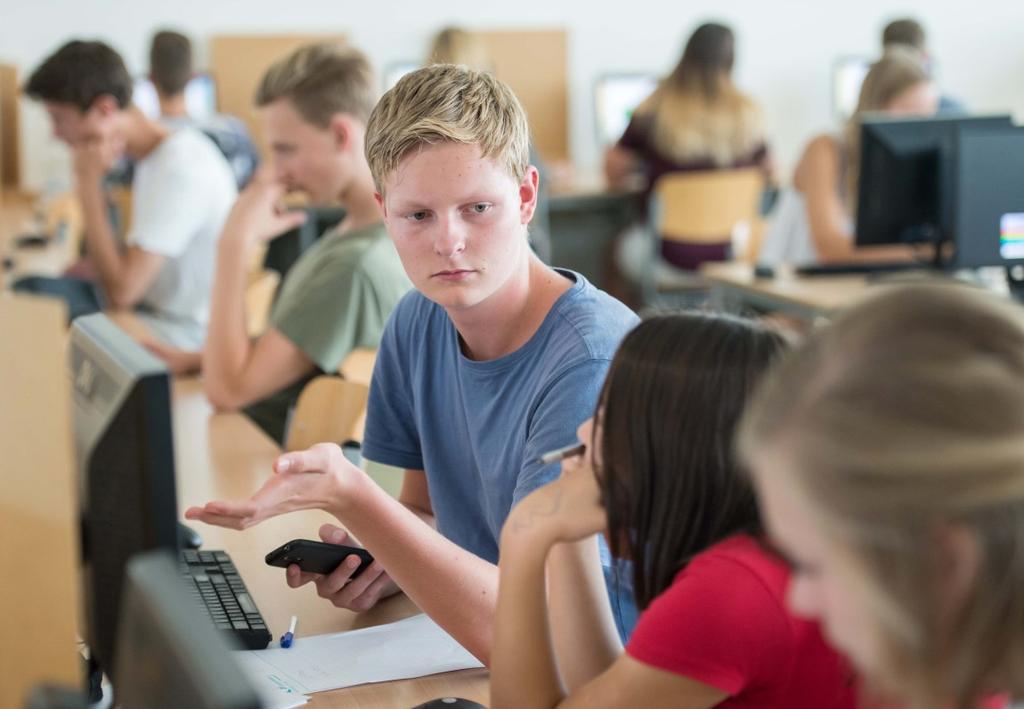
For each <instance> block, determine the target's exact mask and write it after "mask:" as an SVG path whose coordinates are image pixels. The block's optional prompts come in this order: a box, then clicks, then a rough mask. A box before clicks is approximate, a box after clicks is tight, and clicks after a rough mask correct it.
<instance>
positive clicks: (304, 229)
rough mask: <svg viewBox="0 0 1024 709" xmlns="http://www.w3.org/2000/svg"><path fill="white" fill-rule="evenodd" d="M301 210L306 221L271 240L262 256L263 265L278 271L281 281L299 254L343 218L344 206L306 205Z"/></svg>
mask: <svg viewBox="0 0 1024 709" xmlns="http://www.w3.org/2000/svg"><path fill="white" fill-rule="evenodd" d="M303 211H305V212H306V221H305V222H303V223H302V224H301V225H300V226H298V227H296V228H295V229H292V230H291V231H289V232H286V233H284V234H282V235H281V236H278V237H276V238H275V239H274V240H273V241H271V242H270V244H268V245H267V253H266V255H265V256H264V257H263V267H264V268H269V269H273V270H274V271H277V272H278V273H280V274H281V280H282V281H284V277H285V274H287V273H288V271H289V270H290V269H291V267H292V265H293V264H294V263H295V262H296V261H298V260H299V256H302V254H303V252H304V251H305V250H306V249H308V248H309V247H310V246H312V245H313V244H315V243H316V241H317V240H318V239H319V238H320V237H321V236H323V235H324V232H326V231H327V230H328V229H330V228H331V227H333V226H336V225H337V224H338V223H339V222H341V220H342V219H344V218H345V209H344V207H306V208H305V209H304V210H303Z"/></svg>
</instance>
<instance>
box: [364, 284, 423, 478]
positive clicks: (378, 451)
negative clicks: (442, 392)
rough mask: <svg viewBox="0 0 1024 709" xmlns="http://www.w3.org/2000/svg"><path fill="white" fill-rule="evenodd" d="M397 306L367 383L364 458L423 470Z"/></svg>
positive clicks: (405, 327)
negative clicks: (368, 388)
mask: <svg viewBox="0 0 1024 709" xmlns="http://www.w3.org/2000/svg"><path fill="white" fill-rule="evenodd" d="M405 304H407V303H406V301H403V302H402V303H399V305H398V307H397V308H395V310H394V311H393V312H392V313H391V317H390V318H388V322H387V324H386V325H385V326H384V334H383V335H382V336H381V342H380V349H379V350H378V352H377V361H376V364H375V365H374V367H373V377H372V378H371V380H370V402H369V406H368V408H367V411H366V426H365V429H364V431H363V457H364V458H366V459H367V460H372V461H375V462H377V463H383V464H384V465H392V466H395V467H397V468H408V469H410V470H423V452H422V449H421V447H420V435H419V429H418V427H417V426H416V418H415V411H414V409H413V401H412V388H411V381H410V376H411V373H410V372H409V369H408V366H407V365H406V363H405V360H406V357H405V356H404V351H403V349H402V347H403V345H404V346H405V347H408V346H409V344H408V342H405V343H403V342H400V338H399V337H398V333H399V332H408V331H409V329H410V327H409V326H410V324H411V323H409V321H408V317H406V316H405V311H406V310H407V308H403V305H405Z"/></svg>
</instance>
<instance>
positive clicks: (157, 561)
mask: <svg viewBox="0 0 1024 709" xmlns="http://www.w3.org/2000/svg"><path fill="white" fill-rule="evenodd" d="M117 645H118V656H117V657H118V659H117V673H116V679H115V680H114V698H115V701H116V702H117V704H118V706H121V707H124V709H179V707H190V708H191V709H257V708H258V707H259V706H260V700H259V698H258V696H257V695H256V692H255V690H254V689H253V688H252V685H251V684H250V683H249V681H248V679H247V678H246V676H245V675H244V674H243V672H242V670H241V668H240V667H239V666H238V664H237V663H236V662H235V660H234V658H233V657H232V656H231V651H232V650H234V649H238V648H237V647H232V646H231V645H230V644H229V643H228V641H227V640H226V639H225V637H224V636H223V634H221V633H219V632H217V631H216V630H215V629H214V628H213V626H212V625H211V624H210V623H208V622H206V617H205V616H200V615H197V614H196V603H195V601H194V600H193V599H192V598H191V597H190V595H189V591H188V590H187V588H186V587H185V585H184V583H183V582H182V579H181V574H180V572H179V570H178V561H177V559H176V558H175V557H174V556H172V555H171V554H170V553H168V552H164V551H154V552H149V553H146V554H142V555H140V556H136V557H133V558H132V559H131V561H129V562H128V566H127V569H126V571H125V587H124V591H123V593H122V606H121V622H120V627H119V630H118V636H117Z"/></svg>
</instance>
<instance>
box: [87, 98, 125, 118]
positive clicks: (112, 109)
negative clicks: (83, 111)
mask: <svg viewBox="0 0 1024 709" xmlns="http://www.w3.org/2000/svg"><path fill="white" fill-rule="evenodd" d="M89 110H90V111H95V112H96V114H97V115H99V116H103V117H106V116H112V115H114V114H115V113H117V112H118V111H120V110H121V107H120V106H119V105H118V103H117V99H116V98H114V97H113V96H112V95H110V94H100V95H99V96H97V97H96V99H95V100H94V101H93V102H92V105H91V106H89Z"/></svg>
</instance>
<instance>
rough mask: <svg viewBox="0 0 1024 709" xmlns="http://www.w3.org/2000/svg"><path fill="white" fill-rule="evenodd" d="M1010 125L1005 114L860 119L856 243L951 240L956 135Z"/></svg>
mask: <svg viewBox="0 0 1024 709" xmlns="http://www.w3.org/2000/svg"><path fill="white" fill-rule="evenodd" d="M1011 125H1012V121H1011V119H1010V117H1009V116H987V117H971V118H925V119H900V118H880V117H879V118H869V119H865V120H864V121H863V122H862V124H861V133H860V173H859V180H858V187H857V229H856V232H857V235H856V243H857V245H858V246H872V245H877V244H908V243H941V242H951V241H953V238H954V229H955V224H954V221H953V215H954V204H955V199H956V194H955V188H956V174H957V145H958V143H957V141H958V136H959V134H960V132H961V131H963V130H967V129H976V128H1005V127H1009V126H1011Z"/></svg>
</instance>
